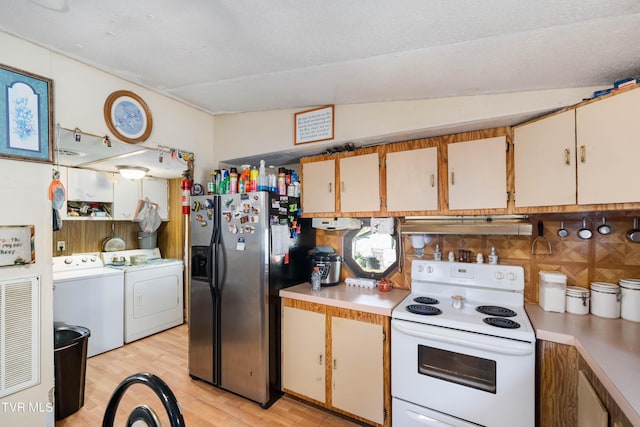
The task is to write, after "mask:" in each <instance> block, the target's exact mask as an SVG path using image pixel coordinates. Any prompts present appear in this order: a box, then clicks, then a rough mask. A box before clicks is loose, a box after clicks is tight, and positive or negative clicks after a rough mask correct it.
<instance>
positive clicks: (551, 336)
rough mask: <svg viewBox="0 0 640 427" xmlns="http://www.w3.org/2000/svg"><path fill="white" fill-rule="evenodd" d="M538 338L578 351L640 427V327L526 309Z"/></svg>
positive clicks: (537, 308)
mask: <svg viewBox="0 0 640 427" xmlns="http://www.w3.org/2000/svg"><path fill="white" fill-rule="evenodd" d="M525 308H526V310H527V314H528V315H529V319H530V320H531V323H532V324H533V327H534V329H535V330H536V337H537V338H538V339H541V340H545V341H552V342H556V343H559V344H568V345H573V346H575V347H576V349H577V350H578V352H579V353H580V355H581V356H582V357H583V358H584V359H585V361H586V362H587V363H588V364H589V366H590V367H591V369H592V370H593V371H594V373H595V374H596V375H597V376H598V379H599V380H600V381H601V382H602V384H603V385H604V386H605V388H606V389H607V391H608V392H609V394H611V396H612V397H613V399H614V400H615V401H616V403H617V404H618V406H620V409H622V411H623V412H624V414H625V415H626V416H627V418H629V421H631V423H632V424H633V425H637V426H640V323H637V322H631V321H629V320H625V319H605V318H602V317H598V316H594V315H592V314H586V315H577V314H570V313H553V312H548V311H544V310H542V308H541V307H540V306H539V305H538V304H533V303H527V304H526V305H525Z"/></svg>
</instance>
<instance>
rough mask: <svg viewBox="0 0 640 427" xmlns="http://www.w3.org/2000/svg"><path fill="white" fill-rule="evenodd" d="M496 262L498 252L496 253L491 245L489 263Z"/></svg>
mask: <svg viewBox="0 0 640 427" xmlns="http://www.w3.org/2000/svg"><path fill="white" fill-rule="evenodd" d="M497 263H498V254H496V248H495V247H493V246H492V247H491V253H490V254H489V264H493V265H495V264H497Z"/></svg>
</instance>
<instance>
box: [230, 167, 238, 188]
mask: <svg viewBox="0 0 640 427" xmlns="http://www.w3.org/2000/svg"><path fill="white" fill-rule="evenodd" d="M237 192H238V169H236V168H231V169H229V193H231V194H235V193H237Z"/></svg>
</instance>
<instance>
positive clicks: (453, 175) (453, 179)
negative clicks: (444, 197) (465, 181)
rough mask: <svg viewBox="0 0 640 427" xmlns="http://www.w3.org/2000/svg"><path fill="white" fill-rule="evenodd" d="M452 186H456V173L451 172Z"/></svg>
mask: <svg viewBox="0 0 640 427" xmlns="http://www.w3.org/2000/svg"><path fill="white" fill-rule="evenodd" d="M451 185H456V173H455V172H454V171H451Z"/></svg>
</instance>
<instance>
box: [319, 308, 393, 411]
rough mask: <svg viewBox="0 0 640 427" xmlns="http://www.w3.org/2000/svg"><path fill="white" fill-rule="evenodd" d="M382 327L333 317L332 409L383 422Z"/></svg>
mask: <svg viewBox="0 0 640 427" xmlns="http://www.w3.org/2000/svg"><path fill="white" fill-rule="evenodd" d="M383 337H384V334H383V330H382V325H376V324H373V323H367V322H362V321H359V320H353V319H345V318H342V317H334V316H332V317H331V352H332V361H331V364H332V379H333V381H332V382H333V384H332V395H331V404H332V406H333V407H335V408H338V409H342V410H343V411H346V412H349V413H352V414H355V415H358V416H360V417H362V418H366V419H368V420H371V421H374V422H376V423H377V424H383V423H384V372H383V369H381V368H382V367H383V366H384V361H383V358H384V349H383V347H384V346H383Z"/></svg>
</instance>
